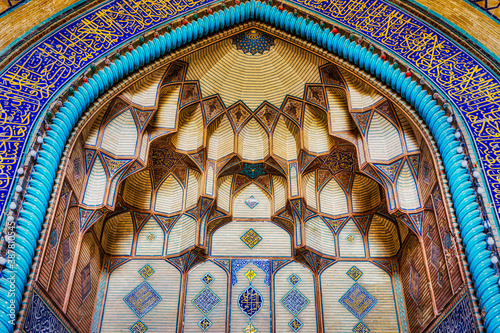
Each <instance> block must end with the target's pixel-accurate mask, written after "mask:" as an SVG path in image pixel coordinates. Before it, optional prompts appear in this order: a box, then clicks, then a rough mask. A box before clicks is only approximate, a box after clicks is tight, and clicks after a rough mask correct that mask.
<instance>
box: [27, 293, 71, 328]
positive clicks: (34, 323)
mask: <svg viewBox="0 0 500 333" xmlns="http://www.w3.org/2000/svg"><path fill="white" fill-rule="evenodd" d="M48 324H49V325H50V326H48ZM41 327H46V328H47V329H48V328H49V327H50V331H51V332H58V333H70V331H69V330H68V329H67V327H66V325H64V323H63V322H62V321H61V320H60V319H59V317H58V316H57V315H56V314H55V313H54V311H52V309H51V308H50V307H49V306H48V305H47V304H46V303H45V301H44V300H43V299H42V298H41V297H40V296H39V295H38V293H37V292H36V291H34V292H33V296H32V298H31V303H30V305H29V309H28V313H27V314H26V320H25V321H24V327H23V332H26V333H40V331H41V330H40V328H41ZM47 332H48V330H47Z"/></svg>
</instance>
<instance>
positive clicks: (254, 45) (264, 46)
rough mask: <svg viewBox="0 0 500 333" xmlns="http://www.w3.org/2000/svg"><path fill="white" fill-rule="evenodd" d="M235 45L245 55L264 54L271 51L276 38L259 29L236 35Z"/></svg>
mask: <svg viewBox="0 0 500 333" xmlns="http://www.w3.org/2000/svg"><path fill="white" fill-rule="evenodd" d="M233 44H234V45H235V46H236V49H237V50H241V51H243V53H250V54H251V55H255V54H257V53H261V54H262V53H264V51H269V50H270V49H271V46H273V45H274V38H273V37H272V36H270V35H268V34H266V33H264V32H262V31H259V30H257V29H250V30H248V31H245V32H242V33H241V34H239V35H236V36H235V37H234V38H233Z"/></svg>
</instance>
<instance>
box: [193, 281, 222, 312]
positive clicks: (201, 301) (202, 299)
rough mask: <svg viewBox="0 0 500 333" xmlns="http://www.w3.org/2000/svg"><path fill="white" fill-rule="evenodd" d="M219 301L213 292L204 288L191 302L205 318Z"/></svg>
mask: <svg viewBox="0 0 500 333" xmlns="http://www.w3.org/2000/svg"><path fill="white" fill-rule="evenodd" d="M220 301H221V299H220V298H219V296H217V295H216V294H214V292H213V291H212V290H211V289H210V288H208V287H206V288H205V289H203V290H202V291H201V292H200V293H199V294H198V295H196V296H195V298H193V300H192V301H191V302H192V303H193V304H194V306H196V307H197V308H198V310H200V311H201V313H203V314H204V315H205V316H206V315H207V314H209V313H210V311H212V310H213V309H214V308H215V306H216V305H217V304H219V303H220Z"/></svg>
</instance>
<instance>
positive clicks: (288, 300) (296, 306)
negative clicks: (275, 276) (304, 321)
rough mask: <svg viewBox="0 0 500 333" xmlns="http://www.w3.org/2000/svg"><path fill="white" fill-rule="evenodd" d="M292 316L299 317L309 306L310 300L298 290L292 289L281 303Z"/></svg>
mask: <svg viewBox="0 0 500 333" xmlns="http://www.w3.org/2000/svg"><path fill="white" fill-rule="evenodd" d="M280 303H281V304H283V306H284V307H285V308H286V309H287V310H288V311H290V313H291V314H293V315H294V316H297V315H298V314H299V313H300V312H302V310H304V308H305V307H306V306H307V304H309V300H308V299H307V297H305V296H304V295H303V294H302V293H301V292H300V291H298V290H297V289H295V288H294V289H292V290H290V291H289V292H288V294H286V295H285V296H284V297H283V298H282V299H281V301H280Z"/></svg>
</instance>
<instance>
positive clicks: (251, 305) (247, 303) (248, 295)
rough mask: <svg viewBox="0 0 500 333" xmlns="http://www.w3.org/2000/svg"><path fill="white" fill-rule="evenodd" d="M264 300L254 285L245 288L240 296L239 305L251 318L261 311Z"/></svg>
mask: <svg viewBox="0 0 500 333" xmlns="http://www.w3.org/2000/svg"><path fill="white" fill-rule="evenodd" d="M263 302H264V300H263V298H262V295H261V294H260V293H259V292H258V291H257V290H256V289H255V288H253V287H252V286H249V287H248V288H247V289H245V290H244V291H243V292H242V293H241V295H240V297H239V298H238V306H239V307H240V309H241V311H243V313H244V314H246V315H247V316H248V317H249V318H252V317H253V316H255V314H256V313H257V312H259V311H260V309H261V308H262V303H263Z"/></svg>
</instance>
